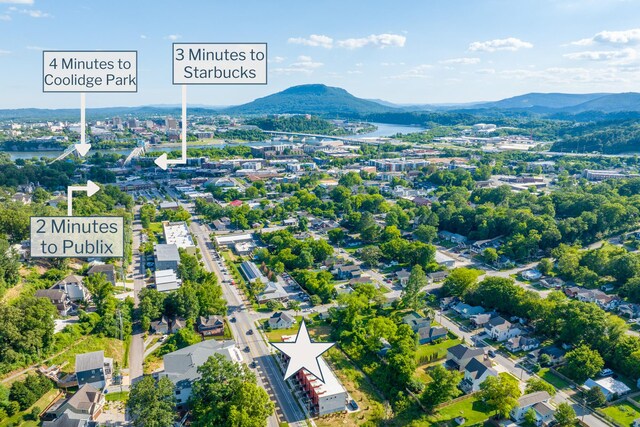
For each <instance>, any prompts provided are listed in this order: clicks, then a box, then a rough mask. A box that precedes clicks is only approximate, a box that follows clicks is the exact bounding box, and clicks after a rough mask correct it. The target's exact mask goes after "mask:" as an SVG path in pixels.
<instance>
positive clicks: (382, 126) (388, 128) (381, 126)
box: [7, 123, 426, 160]
mask: <svg viewBox="0 0 640 427" xmlns="http://www.w3.org/2000/svg"><path fill="white" fill-rule="evenodd" d="M372 124H373V125H375V126H377V129H376V130H375V131H373V132H368V133H362V134H358V135H353V137H354V138H373V137H385V136H393V135H395V134H397V133H412V132H421V131H423V130H426V128H423V127H419V126H407V125H390V124H386V123H372ZM266 144H268V143H266V142H247V143H242V144H238V145H248V146H253V147H256V146H262V145H266ZM225 145H227V144H226V143H224V142H223V143H212V144H208V145H189V148H206V147H218V148H220V147H224V146H225ZM234 145H235V144H234ZM179 149H180V147H179V146H169V147H167V146H151V147H150V148H149V151H174V150H175V151H177V150H179ZM130 152H131V149H130V148H123V149H111V150H91V151H90V153H92V154H95V153H102V154H107V153H111V154H113V153H116V154H123V155H128V154H129V153H130ZM7 153H8V154H9V156H10V157H11V160H16V159H31V158H33V157H36V158H39V157H49V158H56V157H58V156H59V155H60V154H61V153H62V150H59V151H57V150H51V151H7Z"/></svg>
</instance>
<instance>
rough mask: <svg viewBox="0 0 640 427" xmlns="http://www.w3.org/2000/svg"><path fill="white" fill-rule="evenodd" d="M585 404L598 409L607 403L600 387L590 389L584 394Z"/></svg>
mask: <svg viewBox="0 0 640 427" xmlns="http://www.w3.org/2000/svg"><path fill="white" fill-rule="evenodd" d="M585 397H586V399H587V404H588V405H589V406H591V407H592V408H599V407H601V406H604V405H605V404H606V403H607V397H606V396H605V395H604V393H603V392H602V389H601V388H600V387H591V388H590V389H589V390H587V392H586V393H585Z"/></svg>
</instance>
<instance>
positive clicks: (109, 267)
mask: <svg viewBox="0 0 640 427" xmlns="http://www.w3.org/2000/svg"><path fill="white" fill-rule="evenodd" d="M115 271H116V267H115V266H114V265H113V264H97V265H94V266H93V267H91V268H90V269H89V271H88V272H87V274H96V273H114V272H115Z"/></svg>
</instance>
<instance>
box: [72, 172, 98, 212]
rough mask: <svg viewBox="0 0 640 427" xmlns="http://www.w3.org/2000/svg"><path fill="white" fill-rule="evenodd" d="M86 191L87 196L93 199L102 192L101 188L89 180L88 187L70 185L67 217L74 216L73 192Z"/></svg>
mask: <svg viewBox="0 0 640 427" xmlns="http://www.w3.org/2000/svg"><path fill="white" fill-rule="evenodd" d="M74 191H86V192H87V196H89V197H91V196H93V195H94V194H96V193H97V192H98V191H100V187H98V185H97V184H96V183H95V182H93V181H89V180H87V185H70V186H69V187H67V216H71V215H73V192H74Z"/></svg>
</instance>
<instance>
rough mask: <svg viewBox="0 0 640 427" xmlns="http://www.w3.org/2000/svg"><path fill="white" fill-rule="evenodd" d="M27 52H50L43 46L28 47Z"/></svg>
mask: <svg viewBox="0 0 640 427" xmlns="http://www.w3.org/2000/svg"><path fill="white" fill-rule="evenodd" d="M27 50H50V49H47V48H46V47H42V46H27Z"/></svg>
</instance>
